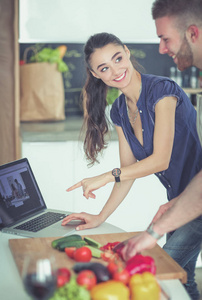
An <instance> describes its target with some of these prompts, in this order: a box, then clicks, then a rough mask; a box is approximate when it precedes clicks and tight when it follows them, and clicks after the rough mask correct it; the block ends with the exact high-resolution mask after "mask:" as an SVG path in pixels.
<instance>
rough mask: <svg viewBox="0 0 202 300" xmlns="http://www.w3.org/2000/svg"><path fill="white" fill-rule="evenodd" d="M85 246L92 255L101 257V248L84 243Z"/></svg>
mask: <svg viewBox="0 0 202 300" xmlns="http://www.w3.org/2000/svg"><path fill="white" fill-rule="evenodd" d="M85 247H87V248H89V249H90V250H91V253H92V256H93V257H96V258H100V257H101V253H102V252H103V251H102V250H100V249H98V248H95V247H93V246H90V245H85Z"/></svg>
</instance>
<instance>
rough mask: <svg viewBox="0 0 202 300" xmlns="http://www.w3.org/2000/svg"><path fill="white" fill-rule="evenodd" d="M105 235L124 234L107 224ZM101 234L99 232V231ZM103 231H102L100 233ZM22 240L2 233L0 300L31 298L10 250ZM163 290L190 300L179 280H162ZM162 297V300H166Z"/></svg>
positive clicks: (172, 296)
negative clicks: (12, 243) (25, 289)
mask: <svg viewBox="0 0 202 300" xmlns="http://www.w3.org/2000/svg"><path fill="white" fill-rule="evenodd" d="M102 229H105V230H104V231H105V233H110V232H112V233H114V232H123V230H121V229H119V228H117V227H114V226H111V225H110V224H108V223H105V225H104V227H103V228H102ZM119 230H120V231H119ZM95 231H96V228H95V229H92V232H91V230H82V231H80V234H81V235H89V234H93V233H94V234H95ZM98 232H99V230H98ZM101 232H102V230H100V233H101ZM14 238H18V239H19V238H22V237H15V235H10V234H5V233H1V232H0V241H1V242H0V257H1V273H0V299H2V300H4V299H5V300H13V299H15V300H28V299H30V297H29V296H28V295H27V294H26V292H25V291H24V288H23V285H22V281H21V278H20V276H19V273H18V269H17V266H16V264H15V261H14V258H13V256H12V254H11V251H10V248H9V244H8V243H9V239H14ZM160 284H161V286H162V287H163V289H164V290H165V291H166V292H167V293H169V294H170V299H172V300H190V297H189V296H188V294H187V292H186V291H185V289H184V287H183V286H182V284H181V282H180V281H179V280H178V279H172V280H160ZM165 299H166V298H165V297H162V298H161V300H165Z"/></svg>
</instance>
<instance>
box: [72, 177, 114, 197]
mask: <svg viewBox="0 0 202 300" xmlns="http://www.w3.org/2000/svg"><path fill="white" fill-rule="evenodd" d="M107 174H108V173H104V174H101V175H99V176H95V177H91V178H85V179H83V180H81V181H80V182H78V183H76V184H74V185H73V186H71V187H70V188H68V189H67V192H70V191H73V190H74V189H77V188H79V187H82V188H83V195H84V197H86V199H88V198H93V199H95V198H96V196H95V194H94V193H93V191H95V190H97V189H99V188H101V187H102V186H104V185H106V184H107V183H108V182H109V181H110V180H107Z"/></svg>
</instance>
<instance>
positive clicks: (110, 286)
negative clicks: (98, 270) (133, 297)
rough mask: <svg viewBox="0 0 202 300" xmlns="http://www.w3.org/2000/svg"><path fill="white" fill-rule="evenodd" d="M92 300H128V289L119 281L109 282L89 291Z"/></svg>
mask: <svg viewBox="0 0 202 300" xmlns="http://www.w3.org/2000/svg"><path fill="white" fill-rule="evenodd" d="M90 294H91V299H92V300H129V299H130V291H129V288H128V287H127V286H126V285H125V284H123V283H122V282H120V281H115V280H109V281H105V282H101V283H99V284H97V285H95V286H94V287H93V288H92V289H91V293H90Z"/></svg>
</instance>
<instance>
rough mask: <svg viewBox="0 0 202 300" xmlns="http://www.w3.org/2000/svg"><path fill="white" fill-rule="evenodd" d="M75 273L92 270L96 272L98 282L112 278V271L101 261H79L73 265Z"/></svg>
mask: <svg viewBox="0 0 202 300" xmlns="http://www.w3.org/2000/svg"><path fill="white" fill-rule="evenodd" d="M73 270H74V272H75V273H79V272H81V271H83V270H91V271H93V272H94V273H95V276H96V278H97V282H102V281H107V280H109V279H110V273H109V271H108V269H107V267H106V266H104V265H102V264H100V263H93V262H89V263H77V264H75V265H74V266H73Z"/></svg>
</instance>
